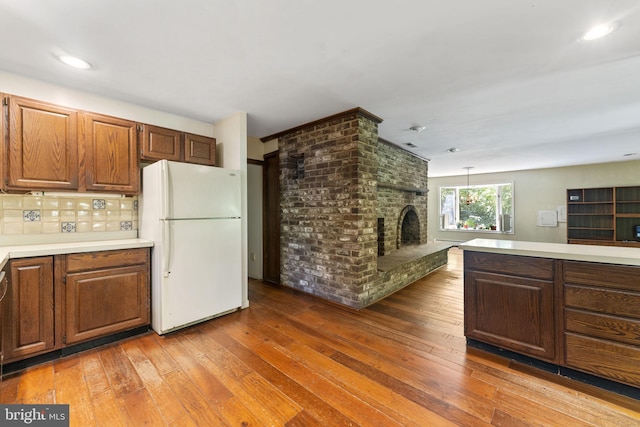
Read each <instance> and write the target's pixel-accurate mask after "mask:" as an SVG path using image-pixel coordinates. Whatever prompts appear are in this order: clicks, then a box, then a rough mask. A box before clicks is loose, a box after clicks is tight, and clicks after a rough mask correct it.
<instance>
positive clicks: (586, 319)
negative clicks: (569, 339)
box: [565, 309, 640, 347]
mask: <svg viewBox="0 0 640 427" xmlns="http://www.w3.org/2000/svg"><path fill="white" fill-rule="evenodd" d="M565 325H566V328H565V330H566V331H567V332H575V333H579V334H583V335H589V336H592V337H596V338H603V339H607V340H611V341H616V342H619V343H623V344H630V345H635V346H638V347H640V320H632V319H627V318H624V317H618V316H610V315H607V314H599V313H591V312H588V311H581V310H572V309H566V310H565Z"/></svg>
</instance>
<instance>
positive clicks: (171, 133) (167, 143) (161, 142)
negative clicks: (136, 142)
mask: <svg viewBox="0 0 640 427" xmlns="http://www.w3.org/2000/svg"><path fill="white" fill-rule="evenodd" d="M140 128H141V133H142V138H141V144H140V158H141V159H143V160H165V159H166V160H172V161H176V162H179V161H181V160H182V159H183V154H182V141H183V138H184V137H183V134H182V132H179V131H177V130H173V129H166V128H162V127H158V126H152V125H140Z"/></svg>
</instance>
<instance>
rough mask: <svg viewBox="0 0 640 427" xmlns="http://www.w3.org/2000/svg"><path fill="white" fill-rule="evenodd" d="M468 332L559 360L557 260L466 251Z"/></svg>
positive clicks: (525, 351)
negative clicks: (556, 291)
mask: <svg viewBox="0 0 640 427" xmlns="http://www.w3.org/2000/svg"><path fill="white" fill-rule="evenodd" d="M464 267H465V277H464V305H465V323H464V327H465V335H466V336H467V337H469V338H473V339H477V340H480V341H483V342H486V343H489V344H493V345H496V346H499V347H502V348H505V349H510V350H513V351H517V352H519V353H522V354H526V355H529V356H533V357H536V358H539V359H543V360H545V361H549V362H558V352H557V350H556V332H555V299H556V295H555V290H554V277H555V276H554V275H555V269H556V265H555V262H554V260H550V259H544V258H536V257H520V256H513V255H501V254H487V253H480V252H467V251H465V253H464Z"/></svg>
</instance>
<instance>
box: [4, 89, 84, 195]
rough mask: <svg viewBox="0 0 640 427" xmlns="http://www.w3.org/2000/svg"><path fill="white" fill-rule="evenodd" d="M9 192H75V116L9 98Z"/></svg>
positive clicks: (66, 111) (22, 99) (76, 172)
mask: <svg viewBox="0 0 640 427" xmlns="http://www.w3.org/2000/svg"><path fill="white" fill-rule="evenodd" d="M5 102H6V103H8V133H9V135H8V145H7V150H6V152H5V162H6V167H7V170H6V178H5V188H6V189H8V190H25V189H40V190H54V189H55V190H76V189H78V164H79V162H78V126H77V121H78V113H77V112H76V111H75V110H72V109H69V108H64V107H60V106H56V105H51V104H46V103H43V102H38V101H34V100H31V99H26V98H20V97H15V96H11V97H8V101H5Z"/></svg>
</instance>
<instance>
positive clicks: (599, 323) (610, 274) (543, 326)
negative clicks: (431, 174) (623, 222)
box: [460, 239, 640, 387]
mask: <svg viewBox="0 0 640 427" xmlns="http://www.w3.org/2000/svg"><path fill="white" fill-rule="evenodd" d="M460 248H461V249H462V250H463V251H464V305H465V307H464V313H465V336H466V337H467V338H468V339H469V340H472V341H473V340H475V341H478V342H481V343H486V344H490V345H492V346H495V347H498V348H502V349H506V350H509V351H512V352H515V353H519V354H522V355H525V356H528V357H533V358H535V359H539V360H542V361H544V362H549V363H551V364H554V365H557V366H558V367H566V368H570V369H573V370H576V371H579V372H585V373H588V374H591V375H595V376H598V377H602V378H605V379H608V380H613V381H616V382H618V383H622V384H626V385H630V386H633V387H640V371H639V370H638V364H639V363H640V249H638V248H626V247H610V246H593V245H567V244H559V243H540V242H517V241H508V240H490V239H475V240H471V241H469V242H466V243H464V244H461V245H460Z"/></svg>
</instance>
